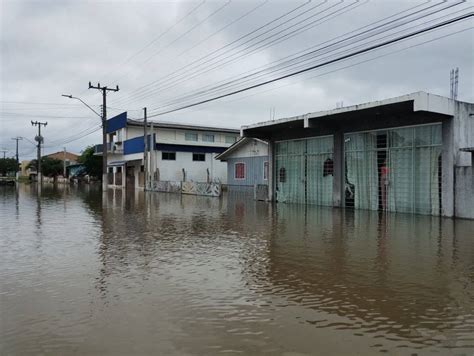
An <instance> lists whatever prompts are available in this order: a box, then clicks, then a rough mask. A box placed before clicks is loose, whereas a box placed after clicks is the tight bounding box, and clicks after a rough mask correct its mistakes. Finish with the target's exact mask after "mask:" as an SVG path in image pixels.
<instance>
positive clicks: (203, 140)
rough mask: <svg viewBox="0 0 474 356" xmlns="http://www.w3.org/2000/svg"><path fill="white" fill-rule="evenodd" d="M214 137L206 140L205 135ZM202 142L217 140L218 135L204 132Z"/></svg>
mask: <svg viewBox="0 0 474 356" xmlns="http://www.w3.org/2000/svg"><path fill="white" fill-rule="evenodd" d="M207 136H208V137H212V140H206V139H205V137H207ZM202 142H216V135H214V134H212V133H203V134H202Z"/></svg>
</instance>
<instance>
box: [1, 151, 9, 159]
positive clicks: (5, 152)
mask: <svg viewBox="0 0 474 356" xmlns="http://www.w3.org/2000/svg"><path fill="white" fill-rule="evenodd" d="M0 152H3V159H5V156H6V154H7V152H8V150H5V149H3V150H0Z"/></svg>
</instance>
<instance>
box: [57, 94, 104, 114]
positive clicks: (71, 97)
mask: <svg viewBox="0 0 474 356" xmlns="http://www.w3.org/2000/svg"><path fill="white" fill-rule="evenodd" d="M62 96H64V97H65V98H69V99H76V100H79V101H80V102H81V103H83V104H84V105H85V106H87V107H88V108H89V109H90V110H92V111H93V112H94V114H96V115H97V116H98V117H100V118H102V115H101V114H99V113H98V112H97V111H95V110H94V109H92V108H91V107H90V106H89V105H88V104H87V103H86V102H85V101H84V100H82V99H81V98H78V97H77V96H72V95H64V94H63V95H62Z"/></svg>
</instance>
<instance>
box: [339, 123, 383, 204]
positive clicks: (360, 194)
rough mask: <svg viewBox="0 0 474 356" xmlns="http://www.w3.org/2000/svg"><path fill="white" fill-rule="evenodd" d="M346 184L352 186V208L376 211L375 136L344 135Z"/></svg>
mask: <svg viewBox="0 0 474 356" xmlns="http://www.w3.org/2000/svg"><path fill="white" fill-rule="evenodd" d="M345 151H346V155H345V157H346V176H347V181H348V182H347V183H348V184H353V185H354V208H356V209H369V210H377V209H378V187H379V184H378V183H379V182H378V168H377V135H376V133H374V132H364V133H356V134H346V135H345Z"/></svg>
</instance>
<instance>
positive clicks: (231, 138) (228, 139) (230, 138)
mask: <svg viewBox="0 0 474 356" xmlns="http://www.w3.org/2000/svg"><path fill="white" fill-rule="evenodd" d="M235 141H237V137H235V136H226V137H225V143H234V142H235Z"/></svg>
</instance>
